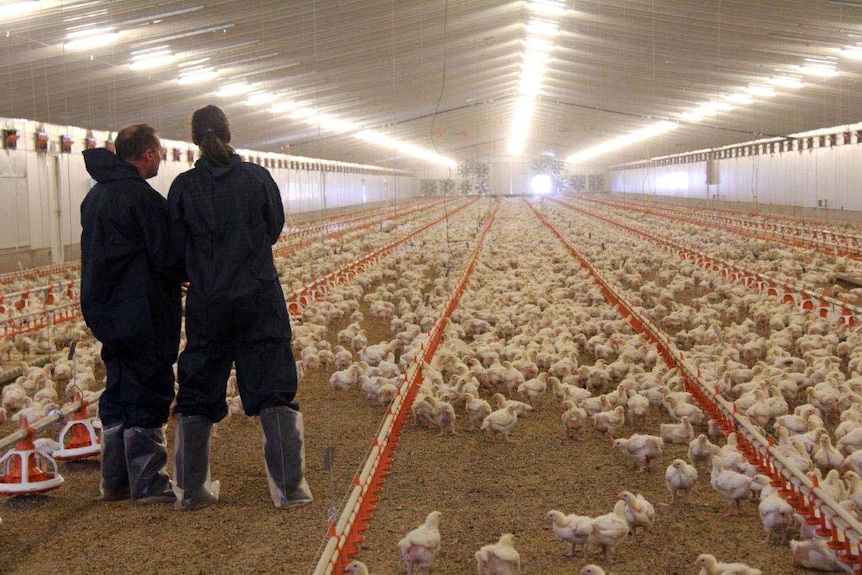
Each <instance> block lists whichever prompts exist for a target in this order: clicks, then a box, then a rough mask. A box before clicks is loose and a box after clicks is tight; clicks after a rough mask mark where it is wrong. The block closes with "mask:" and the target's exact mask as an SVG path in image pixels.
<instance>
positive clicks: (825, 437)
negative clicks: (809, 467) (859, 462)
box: [811, 433, 844, 469]
mask: <svg viewBox="0 0 862 575" xmlns="http://www.w3.org/2000/svg"><path fill="white" fill-rule="evenodd" d="M811 459H812V461H814V463H815V464H816V465H817V466H818V467H820V468H821V469H839V468H840V467H841V466H842V465H843V464H844V456H843V455H842V454H841V452H840V451H838V450H837V449H836V448H835V447H834V446H833V445H832V440H831V439H830V438H829V434H828V433H823V434H821V435H820V437H819V438H818V441H817V446H816V447H815V448H814V449H812V450H811Z"/></svg>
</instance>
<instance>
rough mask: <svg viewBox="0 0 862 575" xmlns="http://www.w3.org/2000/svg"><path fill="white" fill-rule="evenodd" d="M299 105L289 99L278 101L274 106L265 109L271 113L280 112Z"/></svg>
mask: <svg viewBox="0 0 862 575" xmlns="http://www.w3.org/2000/svg"><path fill="white" fill-rule="evenodd" d="M297 106H299V104H297V103H296V102H291V101H290V100H285V101H283V102H279V103H278V104H275V105H274V106H271V107H270V108H269V109H268V110H267V111H269V112H271V113H273V114H281V113H283V112H289V111H290V110H294V109H296V107H297Z"/></svg>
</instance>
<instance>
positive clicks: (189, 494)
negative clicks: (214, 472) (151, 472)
mask: <svg viewBox="0 0 862 575" xmlns="http://www.w3.org/2000/svg"><path fill="white" fill-rule="evenodd" d="M212 426H213V424H212V422H211V421H210V420H209V419H208V418H207V417H206V416H203V415H181V416H180V418H179V421H178V422H177V434H176V445H175V450H176V451H175V457H174V476H175V484H174V491H175V492H176V495H177V503H176V508H177V509H180V510H183V511H193V510H195V509H203V508H204V507H208V506H210V505H212V504H213V503H215V502H216V501H218V493H219V487H220V486H219V482H218V481H211V480H210V432H211V431H212Z"/></svg>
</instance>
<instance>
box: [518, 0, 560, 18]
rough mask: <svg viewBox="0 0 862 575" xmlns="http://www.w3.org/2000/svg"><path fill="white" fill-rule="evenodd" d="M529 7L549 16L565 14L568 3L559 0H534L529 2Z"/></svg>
mask: <svg viewBox="0 0 862 575" xmlns="http://www.w3.org/2000/svg"><path fill="white" fill-rule="evenodd" d="M527 8H529V9H530V10H532V11H533V12H536V13H537V14H545V15H547V16H565V15H566V5H565V3H563V2H560V1H559V0H532V2H528V3H527Z"/></svg>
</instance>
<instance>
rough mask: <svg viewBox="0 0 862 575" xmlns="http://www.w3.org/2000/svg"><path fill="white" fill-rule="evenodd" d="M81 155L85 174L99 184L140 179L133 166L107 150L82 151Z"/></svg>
mask: <svg viewBox="0 0 862 575" xmlns="http://www.w3.org/2000/svg"><path fill="white" fill-rule="evenodd" d="M83 154H84V165H85V166H86V167H87V172H88V173H89V174H90V176H91V177H92V178H93V179H94V180H96V181H97V182H99V183H102V182H110V181H112V180H125V179H128V178H137V179H141V176H140V174H138V170H137V168H135V166H133V165H132V164H129V163H126V162H124V161H123V160H121V159H120V158H119V156H117V154H115V153H113V152H111V151H109V150H108V149H107V148H93V149H92V150H84V151H83Z"/></svg>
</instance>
